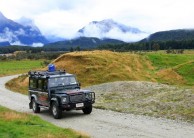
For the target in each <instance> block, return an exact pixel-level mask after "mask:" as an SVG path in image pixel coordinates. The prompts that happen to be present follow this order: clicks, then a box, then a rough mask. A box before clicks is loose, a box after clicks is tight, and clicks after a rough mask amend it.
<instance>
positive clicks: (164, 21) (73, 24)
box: [0, 0, 194, 37]
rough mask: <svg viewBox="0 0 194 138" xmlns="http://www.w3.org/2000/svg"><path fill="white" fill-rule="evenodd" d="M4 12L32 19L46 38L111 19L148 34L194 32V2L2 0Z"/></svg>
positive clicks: (66, 33) (0, 1)
mask: <svg viewBox="0 0 194 138" xmlns="http://www.w3.org/2000/svg"><path fill="white" fill-rule="evenodd" d="M0 11H1V12H2V13H3V14H4V15H5V16H6V17H8V18H9V19H12V20H18V19H19V18H21V17H27V18H31V19H33V20H34V23H35V24H36V25H37V26H38V27H39V29H40V30H41V32H42V33H43V34H44V35H48V34H49V35H56V36H61V37H71V36H73V35H74V34H75V32H76V31H77V30H79V29H81V28H82V27H83V26H85V25H87V24H88V23H89V22H91V21H100V20H103V19H110V18H111V19H113V20H115V21H117V22H119V23H123V24H125V25H127V26H132V27H137V28H139V29H140V30H142V31H145V32H148V33H154V32H156V31H163V30H170V29H182V28H194V1H193V0H0Z"/></svg>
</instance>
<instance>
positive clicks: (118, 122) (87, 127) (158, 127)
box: [0, 76, 194, 138]
mask: <svg viewBox="0 0 194 138" xmlns="http://www.w3.org/2000/svg"><path fill="white" fill-rule="evenodd" d="M14 77H16V76H8V77H1V78H0V105H2V106H5V107H8V108H10V109H13V110H16V111H20V112H27V113H32V110H30V109H29V108H28V103H29V100H28V97H27V96H26V95H22V94H19V93H13V92H11V91H9V90H7V89H6V88H5V86H4V84H5V83H6V82H7V81H8V80H10V79H12V78H14ZM41 111H42V112H41V113H40V114H39V116H40V117H41V118H43V119H44V120H47V121H49V122H51V123H53V124H55V125H57V126H60V127H64V128H72V129H75V130H78V131H82V132H85V133H88V134H89V135H91V136H92V137H95V138H109V137H110V138H117V137H119V138H120V137H121V138H129V137H138V138H139V137H150V138H163V137H165V138H167V137H169V138H175V137H176V138H183V137H184V138H185V137H187V138H193V137H194V125H192V124H188V123H184V122H175V121H171V120H166V119H156V118H151V117H145V116H136V115H132V114H123V113H117V112H113V111H105V110H99V109H94V110H93V112H92V114H91V115H83V113H82V112H81V111H73V112H64V114H63V118H62V119H60V120H55V119H53V117H52V116H51V115H50V114H49V113H48V111H47V110H41Z"/></svg>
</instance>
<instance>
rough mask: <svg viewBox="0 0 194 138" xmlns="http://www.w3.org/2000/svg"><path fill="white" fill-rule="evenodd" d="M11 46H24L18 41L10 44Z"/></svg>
mask: <svg viewBox="0 0 194 138" xmlns="http://www.w3.org/2000/svg"><path fill="white" fill-rule="evenodd" d="M10 44H11V45H18V46H25V44H23V43H21V42H20V41H14V42H11V43H10Z"/></svg>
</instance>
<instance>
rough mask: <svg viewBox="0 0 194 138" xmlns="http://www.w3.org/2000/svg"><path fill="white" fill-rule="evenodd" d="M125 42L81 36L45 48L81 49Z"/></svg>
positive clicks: (47, 45)
mask: <svg viewBox="0 0 194 138" xmlns="http://www.w3.org/2000/svg"><path fill="white" fill-rule="evenodd" d="M121 43H124V42H123V41H120V40H115V39H99V38H95V37H79V38H75V39H72V40H66V41H60V42H55V43H50V44H46V45H44V47H45V48H59V49H60V48H63V49H64V48H65V49H67V50H69V49H70V48H71V47H72V48H76V47H77V46H79V47H80V48H81V49H91V48H96V47H97V46H99V45H103V44H121Z"/></svg>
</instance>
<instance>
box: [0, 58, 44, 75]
mask: <svg viewBox="0 0 194 138" xmlns="http://www.w3.org/2000/svg"><path fill="white" fill-rule="evenodd" d="M43 61H44V60H21V61H18V60H11V61H0V76H5V75H13V74H19V73H27V72H28V71H29V70H32V69H37V68H41V67H42V62H43Z"/></svg>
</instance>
